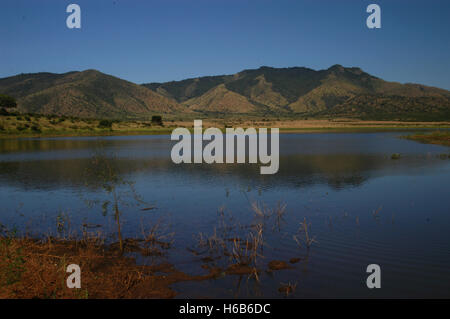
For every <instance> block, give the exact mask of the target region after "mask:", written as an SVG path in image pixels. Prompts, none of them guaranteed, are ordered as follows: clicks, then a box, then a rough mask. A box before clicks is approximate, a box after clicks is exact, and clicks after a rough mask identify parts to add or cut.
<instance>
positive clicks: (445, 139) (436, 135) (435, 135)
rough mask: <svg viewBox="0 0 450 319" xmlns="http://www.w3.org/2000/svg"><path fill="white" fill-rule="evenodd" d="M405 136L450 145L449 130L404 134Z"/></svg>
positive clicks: (420, 140) (425, 141) (423, 141)
mask: <svg viewBox="0 0 450 319" xmlns="http://www.w3.org/2000/svg"><path fill="white" fill-rule="evenodd" d="M405 138H407V139H409V140H413V141H418V142H422V143H429V144H438V145H445V146H450V131H434V132H431V133H418V134H413V135H408V136H405Z"/></svg>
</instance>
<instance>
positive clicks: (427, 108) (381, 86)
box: [143, 65, 450, 120]
mask: <svg viewBox="0 0 450 319" xmlns="http://www.w3.org/2000/svg"><path fill="white" fill-rule="evenodd" d="M143 85H144V86H145V87H147V88H150V89H151V90H154V91H155V92H163V94H164V95H165V96H167V97H169V98H172V99H174V100H176V101H178V102H179V103H182V104H183V105H185V106H187V107H189V108H191V107H192V105H195V108H194V109H196V110H202V111H207V110H214V112H218V111H220V110H222V111H223V112H230V110H231V111H232V112H239V110H241V111H240V112H241V113H247V112H248V111H250V112H256V113H262V114H274V115H277V114H304V115H308V116H314V115H320V116H346V117H362V118H367V119H369V118H371V119H403V120H406V119H411V120H413V119H430V120H431V119H432V120H449V119H450V92H449V91H446V90H443V89H438V88H433V87H428V86H424V85H419V84H400V83H395V82H387V81H384V80H382V79H379V78H377V77H374V76H372V75H370V74H368V73H365V72H364V71H362V70H361V69H359V68H345V67H342V66H341V65H334V66H332V67H330V68H329V69H326V70H319V71H315V70H312V69H308V68H302V67H293V68H270V67H261V68H259V69H256V70H244V71H242V72H239V73H237V74H234V75H221V76H216V77H210V76H209V77H200V78H195V79H188V80H183V81H173V82H167V83H150V84H143ZM219 88H220V89H219ZM216 89H217V90H220V91H224V90H227V91H228V92H230V93H231V92H233V93H235V94H234V95H233V97H234V98H233V99H229V100H228V101H224V99H223V97H222V95H216V96H212V94H211V92H215V90H216ZM205 100H206V101H207V103H202V102H201V101H205ZM235 101H245V104H246V106H245V107H244V108H242V109H241V108H240V107H239V106H238V105H239V103H237V104H236V105H231V104H232V103H235ZM250 105H252V106H253V107H251V106H250Z"/></svg>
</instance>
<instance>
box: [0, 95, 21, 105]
mask: <svg viewBox="0 0 450 319" xmlns="http://www.w3.org/2000/svg"><path fill="white" fill-rule="evenodd" d="M16 106H17V103H16V99H14V98H13V97H12V96H9V95H5V94H0V107H6V108H11V107H16Z"/></svg>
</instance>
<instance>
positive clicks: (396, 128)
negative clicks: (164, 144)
mask: <svg viewBox="0 0 450 319" xmlns="http://www.w3.org/2000/svg"><path fill="white" fill-rule="evenodd" d="M177 127H186V128H187V129H189V131H190V132H193V129H192V127H188V126H170V127H167V128H160V129H159V128H158V129H148V130H98V131H73V132H70V131H60V132H58V131H47V132H46V131H44V132H41V133H32V132H25V133H19V134H17V133H2V132H0V140H1V139H22V138H53V137H102V136H148V135H170V134H171V133H172V130H174V129H175V128H177ZM208 127H214V126H208ZM236 127H243V128H244V129H245V128H248V127H251V126H234V128H236ZM259 127H267V128H271V127H276V126H273V125H272V126H258V127H256V126H255V128H259ZM220 129H221V130H222V131H224V130H225V128H220ZM440 129H443V130H450V123H447V122H444V123H442V124H433V125H423V124H422V123H418V124H413V123H410V124H404V125H402V124H398V125H366V126H358V125H348V126H345V125H344V126H331V125H330V126H306V127H279V131H280V134H289V133H327V132H330V133H347V132H348V133H357V132H401V131H408V130H418V131H421V130H424V131H426V130H440Z"/></svg>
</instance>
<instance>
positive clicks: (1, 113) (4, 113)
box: [0, 107, 9, 115]
mask: <svg viewBox="0 0 450 319" xmlns="http://www.w3.org/2000/svg"><path fill="white" fill-rule="evenodd" d="M0 115H9V113H8V111H7V110H5V108H3V107H2V108H1V109H0Z"/></svg>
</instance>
